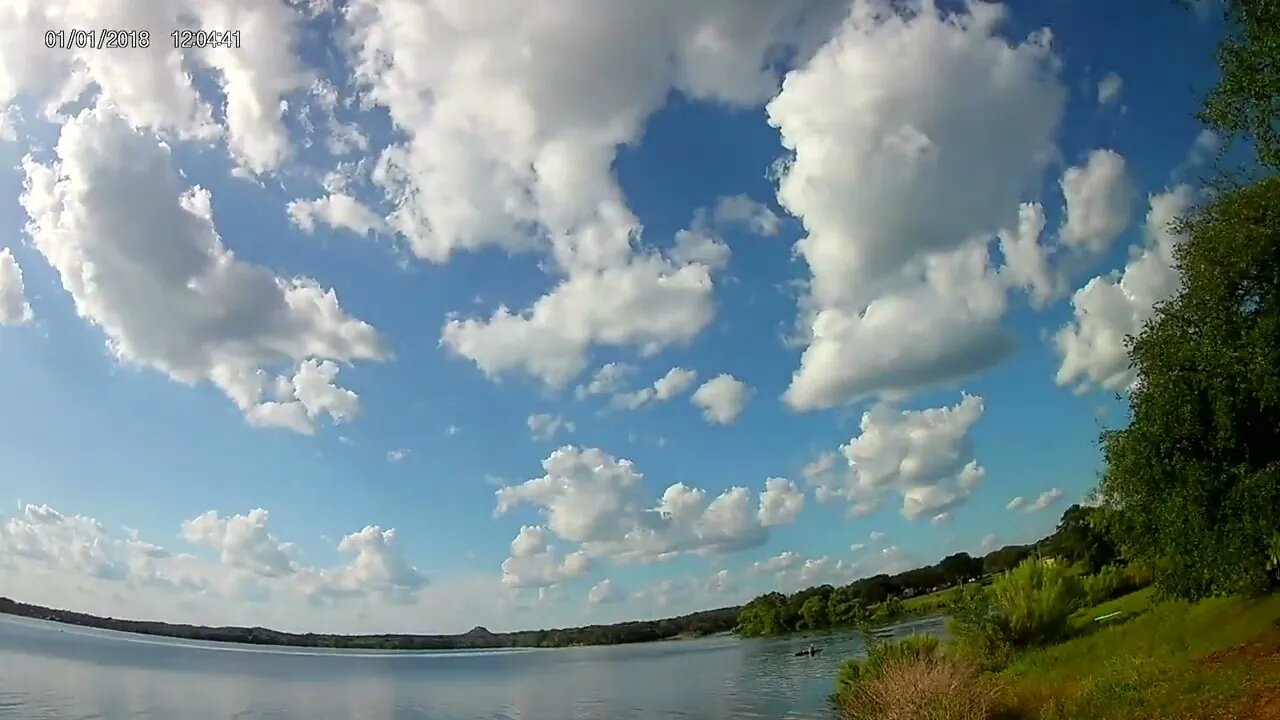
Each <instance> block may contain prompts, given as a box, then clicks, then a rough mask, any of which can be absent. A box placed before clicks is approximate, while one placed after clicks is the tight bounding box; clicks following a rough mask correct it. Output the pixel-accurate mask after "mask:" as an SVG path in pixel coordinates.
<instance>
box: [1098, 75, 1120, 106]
mask: <svg viewBox="0 0 1280 720" xmlns="http://www.w3.org/2000/svg"><path fill="white" fill-rule="evenodd" d="M1123 90H1124V78H1121V77H1120V76H1119V75H1118V74H1116V73H1114V72H1109V73H1107V75H1106V77H1104V78H1102V80H1101V81H1099V82H1098V104H1099V105H1110V104H1111V103H1113V102H1115V101H1117V100H1119V99H1120V93H1121V91H1123Z"/></svg>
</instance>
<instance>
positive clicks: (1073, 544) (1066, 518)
mask: <svg viewBox="0 0 1280 720" xmlns="http://www.w3.org/2000/svg"><path fill="white" fill-rule="evenodd" d="M1110 512H1111V511H1110V510H1108V509H1106V508H1101V507H1084V506H1083V505H1072V506H1071V507H1069V508H1067V510H1066V512H1064V513H1062V519H1061V520H1060V521H1059V522H1058V529H1057V531H1056V532H1054V534H1053V535H1050V536H1049V537H1048V538H1045V539H1044V540H1043V541H1041V543H1040V544H1041V546H1042V547H1043V549H1044V550H1045V551H1046V552H1048V553H1050V554H1052V555H1053V556H1055V557H1059V558H1062V559H1064V560H1066V561H1068V562H1071V563H1079V564H1081V565H1083V566H1084V568H1085V571H1086V572H1091V573H1092V572H1097V571H1098V570H1099V569H1101V568H1102V567H1104V566H1106V565H1109V564H1111V563H1114V562H1116V560H1117V559H1118V558H1119V555H1120V553H1119V550H1118V549H1117V548H1116V545H1115V542H1114V541H1113V539H1112V536H1111V527H1110V524H1109V523H1108V518H1107V515H1109V514H1110Z"/></svg>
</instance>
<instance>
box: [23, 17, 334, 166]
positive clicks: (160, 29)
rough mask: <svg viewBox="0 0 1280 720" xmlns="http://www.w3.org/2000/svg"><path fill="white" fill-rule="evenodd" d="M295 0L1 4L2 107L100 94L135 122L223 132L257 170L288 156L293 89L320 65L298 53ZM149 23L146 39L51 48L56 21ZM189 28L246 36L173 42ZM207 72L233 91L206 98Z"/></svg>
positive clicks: (47, 105) (202, 134) (203, 135)
mask: <svg viewBox="0 0 1280 720" xmlns="http://www.w3.org/2000/svg"><path fill="white" fill-rule="evenodd" d="M302 20H303V18H302V16H301V15H300V14H299V13H298V11H297V9H296V3H286V2H283V1H282V0H261V1H259V2H244V1H243V0H157V1H156V2H144V3H139V2H135V1H134V0H36V1H30V0H16V2H6V3H4V4H3V5H0V38H2V39H3V42H0V114H3V111H4V110H5V109H6V108H7V107H8V106H9V105H10V103H13V102H15V101H17V100H19V99H20V98H21V99H23V100H29V101H30V102H31V103H32V104H34V105H36V106H37V107H40V108H42V109H43V111H44V112H45V113H46V114H48V115H56V113H57V111H58V110H59V109H60V108H61V107H62V106H64V105H67V104H70V103H74V102H75V101H77V100H78V99H81V98H82V97H85V96H88V95H90V94H92V93H96V94H97V96H98V99H99V102H100V103H101V104H103V105H105V106H109V107H111V108H114V109H115V111H116V112H118V113H119V114H120V115H121V116H122V117H123V118H124V119H125V120H126V121H127V122H128V123H129V124H130V125H132V126H134V127H140V128H148V129H152V130H158V131H163V132H166V133H172V134H175V135H177V136H179V137H183V138H190V139H200V140H209V139H212V138H215V137H218V136H220V135H223V134H224V127H223V126H225V138H226V141H227V144H228V146H229V149H230V151H231V153H232V155H233V156H234V157H235V158H236V159H237V161H238V162H239V163H240V164H241V165H242V166H243V167H244V168H245V169H247V170H249V171H251V172H254V173H259V172H264V171H269V170H274V169H276V168H278V167H280V165H281V163H282V162H283V161H284V160H285V159H286V158H288V157H289V154H290V141H289V137H288V130H287V129H286V127H285V123H284V112H285V107H286V102H285V100H286V96H288V95H289V94H291V93H293V92H294V91H298V90H302V89H304V88H306V87H307V86H308V85H309V84H310V82H311V74H310V72H309V71H307V70H306V68H304V67H303V66H302V64H301V60H300V58H299V55H298V47H297V45H298V39H299V36H300V30H301V28H300V23H301V22H302ZM73 28H83V29H90V28H120V29H129V30H140V31H141V30H145V31H146V32H148V33H149V34H150V38H149V41H150V42H149V45H150V47H149V48H147V49H140V48H128V49H113V50H98V49H95V48H92V47H88V48H80V49H59V48H56V47H55V48H47V47H46V46H45V43H46V31H49V30H51V29H52V30H61V31H63V32H64V34H65V33H67V32H69V31H70V30H71V29H73ZM180 28H226V29H232V30H236V31H237V33H238V36H239V47H235V48H231V47H218V48H203V49H199V50H183V49H175V48H174V42H173V41H172V40H171V38H170V33H171V32H173V31H174V30H175V29H180ZM201 81H207V82H208V84H209V86H211V87H214V88H216V89H217V91H218V92H217V93H216V94H213V96H214V97H217V98H218V99H219V100H223V99H225V102H224V104H223V105H222V107H221V108H219V111H218V112H215V110H214V109H213V108H212V107H211V105H210V100H209V99H207V98H203V97H201V94H200V91H199V89H198V88H199V86H201V85H202V84H203V83H202V82H201Z"/></svg>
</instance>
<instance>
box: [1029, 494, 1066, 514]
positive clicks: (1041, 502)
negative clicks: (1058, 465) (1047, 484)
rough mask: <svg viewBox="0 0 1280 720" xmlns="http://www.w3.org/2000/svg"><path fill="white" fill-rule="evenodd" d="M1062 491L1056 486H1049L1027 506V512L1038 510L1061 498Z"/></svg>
mask: <svg viewBox="0 0 1280 720" xmlns="http://www.w3.org/2000/svg"><path fill="white" fill-rule="evenodd" d="M1062 495H1063V492H1062V491H1061V490H1059V489H1058V488H1050V489H1049V490H1046V491H1044V492H1042V493H1040V497H1038V498H1036V501H1035V502H1033V503H1031V504H1030V505H1028V506H1027V512H1029V513H1034V512H1040V511H1041V510H1044V509H1046V508H1048V507H1049V506H1051V505H1053V504H1054V503H1056V502H1058V501H1059V500H1061V499H1062Z"/></svg>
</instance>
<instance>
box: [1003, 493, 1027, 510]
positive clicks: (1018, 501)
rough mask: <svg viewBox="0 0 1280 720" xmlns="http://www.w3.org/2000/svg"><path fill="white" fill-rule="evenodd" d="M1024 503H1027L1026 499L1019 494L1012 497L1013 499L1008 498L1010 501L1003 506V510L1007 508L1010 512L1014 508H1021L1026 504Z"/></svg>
mask: <svg viewBox="0 0 1280 720" xmlns="http://www.w3.org/2000/svg"><path fill="white" fill-rule="evenodd" d="M1026 504H1027V501H1026V499H1025V498H1023V497H1022V496H1021V495H1019V496H1018V497H1016V498H1014V499H1012V500H1010V501H1009V502H1008V503H1007V504H1006V505H1005V506H1004V509H1005V510H1008V511H1010V512H1013V511H1014V510H1017V509H1018V508H1021V507H1022V506H1023V505H1026Z"/></svg>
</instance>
